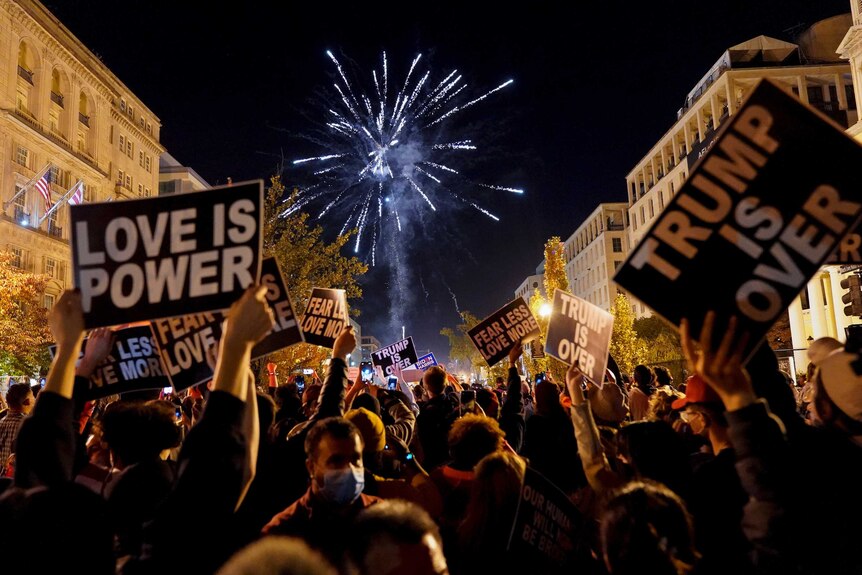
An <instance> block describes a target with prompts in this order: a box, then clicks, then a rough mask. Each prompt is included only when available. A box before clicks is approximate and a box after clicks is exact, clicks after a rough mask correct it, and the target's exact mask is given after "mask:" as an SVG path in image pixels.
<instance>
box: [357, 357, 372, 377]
mask: <svg viewBox="0 0 862 575" xmlns="http://www.w3.org/2000/svg"><path fill="white" fill-rule="evenodd" d="M359 374H360V375H361V377H362V381H371V379H372V378H373V377H374V366H372V365H371V362H370V361H363V362H362V363H360V364H359Z"/></svg>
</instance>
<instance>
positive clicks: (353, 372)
mask: <svg viewBox="0 0 862 575" xmlns="http://www.w3.org/2000/svg"><path fill="white" fill-rule="evenodd" d="M358 378H359V367H358V366H355V365H354V366H353V367H348V368H347V381H349V382H350V383H353V382H354V381H356V380H357V379H358Z"/></svg>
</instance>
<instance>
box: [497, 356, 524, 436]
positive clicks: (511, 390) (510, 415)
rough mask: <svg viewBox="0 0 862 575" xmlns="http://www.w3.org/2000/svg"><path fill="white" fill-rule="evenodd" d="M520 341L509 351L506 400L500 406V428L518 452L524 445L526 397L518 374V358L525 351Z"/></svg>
mask: <svg viewBox="0 0 862 575" xmlns="http://www.w3.org/2000/svg"><path fill="white" fill-rule="evenodd" d="M523 350H524V348H523V346H522V345H521V344H520V343H518V344H516V345H515V347H513V348H512V349H511V350H510V351H509V374H508V381H507V384H508V385H507V388H506V400H505V401H504V402H503V406H502V407H501V408H500V428H501V429H502V430H503V432H504V433H505V434H506V441H507V442H508V443H509V445H510V446H511V447H512V449H514V450H515V451H516V452H518V453H520V452H521V448H522V447H523V446H524V427H525V421H524V397H523V395H522V394H521V376H520V375H519V374H518V367H517V365H518V359H519V358H520V357H521V353H522V352H523Z"/></svg>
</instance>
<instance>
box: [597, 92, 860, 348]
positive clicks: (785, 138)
mask: <svg viewBox="0 0 862 575" xmlns="http://www.w3.org/2000/svg"><path fill="white" fill-rule="evenodd" d="M860 163H862V148H860V146H859V144H858V143H856V142H855V141H854V140H852V139H851V138H849V137H848V136H847V135H846V134H844V132H842V131H841V130H840V129H838V127H837V126H836V125H834V124H832V123H830V122H827V121H824V120H823V119H822V117H820V116H819V115H818V114H817V113H815V112H813V111H812V110H811V109H810V108H808V107H807V106H805V105H804V104H802V103H801V102H800V101H799V100H797V99H796V98H794V97H793V96H791V95H789V94H788V93H786V92H784V91H783V90H782V89H781V88H779V87H778V86H776V85H775V84H772V83H770V82H768V81H765V80H764V81H762V82H761V83H760V84H759V85H758V86H757V87H756V88H755V89H754V91H753V92H752V93H751V95H750V96H749V98H748V100H747V101H746V103H745V104H744V105H743V106H742V107H741V108H740V109H739V111H738V112H737V113H736V114H735V115H734V116H732V117H731V118H730V120H728V121H727V122H725V125H724V126H723V127H722V129H721V132H720V134H719V137H718V140H717V141H716V144H715V146H714V147H713V148H712V150H710V152H709V154H708V155H707V156H705V157H704V158H703V160H702V161H701V162H699V163H698V165H697V167H696V168H695V169H694V170H693V171H692V172H691V174H689V177H688V179H687V180H686V183H685V184H684V185H683V186H682V187H681V188H680V190H679V192H678V193H677V195H676V196H674V198H673V200H672V201H671V203H670V204H669V205H668V206H667V208H665V210H664V211H663V212H662V213H661V215H660V216H659V217H658V219H657V220H656V222H655V223H654V224H653V226H652V227H651V228H650V230H649V231H648V232H647V234H646V236H644V238H643V239H642V240H641V242H640V243H639V244H638V245H637V247H636V248H635V249H634V250H633V251H632V252H631V254H630V255H629V258H628V259H627V260H626V262H625V264H624V265H623V266H622V267H621V268H620V270H619V272H617V274H616V277H615V278H614V280H615V281H616V282H617V284H619V285H620V286H622V287H623V288H625V289H626V290H628V291H629V292H631V293H632V295H634V296H635V297H637V298H638V299H640V300H641V301H643V302H644V303H646V304H647V305H649V306H650V307H651V308H652V309H654V310H655V311H656V312H658V313H659V314H661V315H662V316H664V317H665V319H667V320H669V321H670V322H671V323H673V324H674V325H679V322H680V320H681V319H682V318H688V320H689V321H690V322H691V327H692V330H693V333H695V334H697V333H699V331H700V327H701V322H702V320H703V317H704V315H705V312H706V311H707V310H709V309H713V310H715V311H716V315H717V322H718V325H717V328H718V329H719V330H721V329H722V328H723V327H724V326H725V325H726V322H727V321H728V320H729V318H730V317H731V316H734V315H735V316H737V318H738V319H739V322H740V327H741V328H743V329H745V330H747V331H748V332H749V333H750V334H751V344H750V345H749V349H748V350H747V351H748V352H749V353H750V352H751V351H752V350H753V349H754V347H755V346H756V345H757V344H758V343H759V342H760V338H761V336H763V335H764V334H765V333H766V332H767V330H768V329H769V328H770V326H771V325H772V324H773V323H774V322H775V320H776V318H777V317H778V315H779V314H780V313H781V312H783V311H784V309H785V308H786V307H787V305H788V304H789V303H790V302H791V301H792V300H793V299H794V298H795V297H796V295H797V294H798V293H799V291H800V290H801V289H803V288H804V287H805V285H806V283H807V282H808V279H809V278H810V277H811V276H812V275H814V274H815V273H816V272H817V270H818V269H819V268H820V265H821V264H822V263H823V262H824V261H825V260H826V258H827V257H828V256H829V255H830V254H831V253H832V252H833V251H834V250H835V249H836V247H837V246H838V244H839V242H840V241H841V238H842V237H843V236H844V234H845V233H847V231H848V230H850V229H851V228H852V227H853V226H854V225H855V224H856V222H857V221H858V220H859V217H860V215H862V202H860V199H862V198H860V194H859V189H860V187H862V172H860V171H859V170H858V166H859V165H860Z"/></svg>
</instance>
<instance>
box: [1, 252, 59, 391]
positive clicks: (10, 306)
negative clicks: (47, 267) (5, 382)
mask: <svg viewBox="0 0 862 575" xmlns="http://www.w3.org/2000/svg"><path fill="white" fill-rule="evenodd" d="M12 259H13V256H12V254H11V253H9V252H6V251H3V252H0V285H2V286H3V289H0V373H4V374H10V375H36V374H38V373H39V372H40V371H41V370H42V369H43V368H47V367H48V363H49V361H50V359H49V356H48V352H47V349H48V347H47V346H48V344H49V343H50V342H51V341H52V338H51V332H50V330H49V329H48V315H47V312H46V310H45V308H44V307H42V297H43V296H44V294H45V286H46V285H47V283H48V280H49V278H48V276H46V275H42V274H31V273H28V272H25V271H22V270H20V269H18V268H17V267H15V266H14V265H13V264H12Z"/></svg>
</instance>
